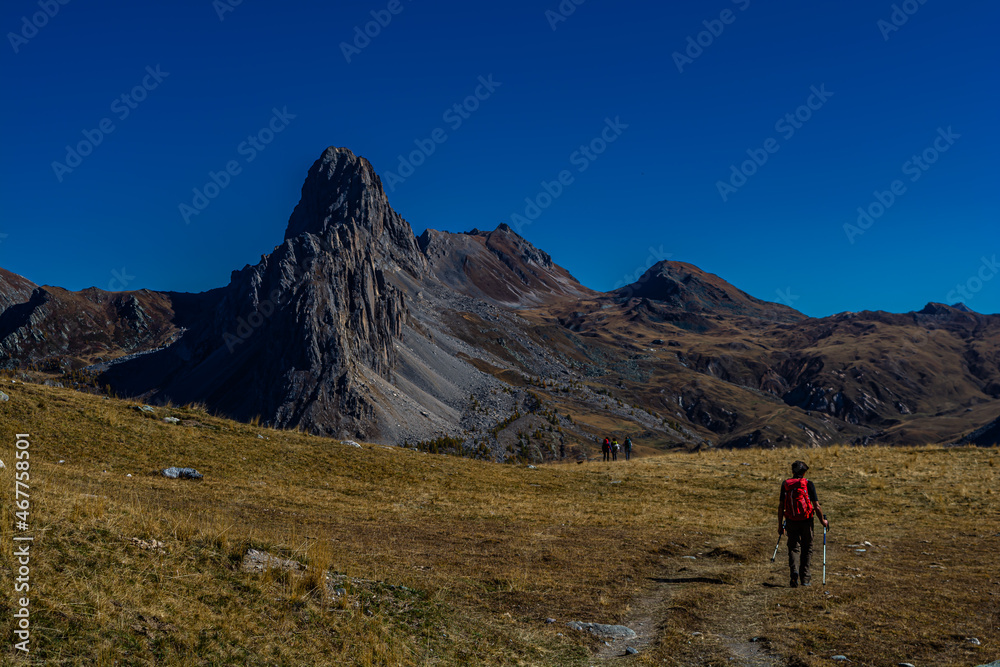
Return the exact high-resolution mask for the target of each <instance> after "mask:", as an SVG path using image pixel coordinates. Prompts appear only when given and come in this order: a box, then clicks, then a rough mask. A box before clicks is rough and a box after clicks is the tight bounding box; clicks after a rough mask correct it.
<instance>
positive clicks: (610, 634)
mask: <svg viewBox="0 0 1000 667" xmlns="http://www.w3.org/2000/svg"><path fill="white" fill-rule="evenodd" d="M566 625H567V626H568V627H570V628H572V629H573V630H580V631H581V632H589V633H590V634H592V635H596V636H598V637H600V638H601V639H635V637H636V634H635V630H633V629H631V628H627V627H625V626H624V625H604V624H602V623H581V622H580V621H570V622H569V623H567V624H566Z"/></svg>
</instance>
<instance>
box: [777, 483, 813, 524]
mask: <svg viewBox="0 0 1000 667" xmlns="http://www.w3.org/2000/svg"><path fill="white" fill-rule="evenodd" d="M808 485H809V481H808V480H807V479H806V478H805V477H793V478H792V479H786V480H785V483H784V484H783V485H782V489H784V491H785V518H786V519H788V520H790V521H805V520H806V519H810V518H812V515H813V504H812V500H810V499H809V488H808Z"/></svg>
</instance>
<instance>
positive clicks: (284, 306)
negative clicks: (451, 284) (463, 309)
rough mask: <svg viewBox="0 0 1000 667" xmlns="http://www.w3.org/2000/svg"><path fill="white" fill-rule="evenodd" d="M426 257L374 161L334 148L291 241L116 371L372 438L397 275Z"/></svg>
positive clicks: (400, 310)
mask: <svg viewBox="0 0 1000 667" xmlns="http://www.w3.org/2000/svg"><path fill="white" fill-rule="evenodd" d="M425 272H426V261H425V260H424V258H423V255H422V253H421V252H420V250H419V248H418V247H417V243H416V238H415V236H414V235H413V232H412V230H411V229H410V226H409V224H408V223H407V222H406V221H405V220H403V219H402V218H401V217H400V216H399V215H398V214H397V213H396V212H395V211H393V210H392V208H391V207H390V206H389V204H388V201H387V199H386V197H385V193H384V192H383V190H382V184H381V181H380V180H379V178H378V176H376V175H375V172H374V170H373V169H372V166H371V165H370V164H369V163H368V161H367V160H365V159H363V158H359V157H357V156H355V155H354V154H353V153H351V152H350V151H347V150H346V149H338V148H330V149H327V150H326V151H325V152H324V153H323V156H322V157H321V158H320V159H319V160H317V161H316V163H315V164H314V165H313V166H312V168H311V169H310V170H309V174H308V176H307V178H306V181H305V184H304V185H303V187H302V198H301V200H300V201H299V204H298V205H297V206H296V207H295V210H294V211H293V213H292V215H291V218H290V220H289V223H288V228H287V231H286V233H285V241H284V243H282V244H281V245H280V246H278V247H277V248H275V250H274V251H273V252H272V253H271V254H270V255H267V256H264V257H262V258H261V261H260V262H259V263H258V264H257V265H256V266H247V267H245V268H243V269H242V270H240V271H235V272H233V276H232V280H231V282H230V284H229V286H228V287H226V288H223V289H222V290H221V291H220V293H219V300H218V302H217V305H216V306H215V308H214V312H213V313H212V317H211V318H206V319H204V320H203V321H200V322H196V323H194V325H193V326H192V328H191V329H190V330H188V331H187V332H185V334H184V335H183V337H182V338H181V339H180V340H179V341H178V342H177V343H176V344H174V345H173V346H171V347H170V348H168V349H167V350H164V351H162V352H161V353H157V354H153V355H147V356H146V357H143V358H141V359H137V360H135V361H134V362H132V363H130V364H122V365H119V366H116V367H114V368H112V369H111V370H110V371H109V373H108V374H107V375H108V379H109V380H110V381H111V384H113V385H114V386H116V387H122V389H123V390H124V391H126V392H127V393H144V392H147V391H150V390H152V391H154V392H155V394H156V395H157V396H162V397H169V398H171V399H173V400H174V401H175V402H185V403H186V402H190V401H198V402H205V403H207V404H208V405H211V406H212V407H213V408H215V409H218V410H220V411H222V412H224V413H226V414H229V415H231V416H234V417H236V418H238V419H244V420H246V419H251V418H253V417H254V416H256V415H260V416H261V417H263V418H264V420H265V421H266V422H267V423H268V424H269V425H273V426H276V427H296V426H300V425H302V426H306V427H307V428H309V429H310V430H313V431H314V432H318V433H322V434H325V435H337V434H341V433H350V434H352V435H358V436H365V435H368V436H370V435H373V434H374V432H375V431H376V430H377V429H376V428H375V421H376V414H375V404H376V402H377V401H376V397H375V396H373V392H372V391H371V387H370V385H371V384H373V383H374V384H377V383H378V382H379V381H380V380H381V381H383V382H388V381H389V379H390V374H391V371H392V369H393V367H394V365H395V361H396V342H397V341H398V339H399V338H400V336H401V335H402V332H403V327H404V325H405V324H406V322H407V318H408V313H407V308H406V305H405V303H404V298H403V291H402V289H401V288H400V286H398V285H399V284H400V283H401V282H403V283H405V282H406V281H405V280H402V281H401V280H400V279H398V278H397V277H396V276H397V274H400V273H404V274H406V275H407V276H408V277H409V281H410V282H415V281H416V280H418V279H419V278H420V277H421V276H423V275H424V273H425Z"/></svg>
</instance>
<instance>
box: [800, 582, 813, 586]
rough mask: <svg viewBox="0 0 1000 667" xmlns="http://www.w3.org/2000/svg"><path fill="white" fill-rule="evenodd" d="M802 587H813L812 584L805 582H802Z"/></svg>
mask: <svg viewBox="0 0 1000 667" xmlns="http://www.w3.org/2000/svg"><path fill="white" fill-rule="evenodd" d="M802 585H803V586H812V584H811V583H809V582H808V581H803V582H802Z"/></svg>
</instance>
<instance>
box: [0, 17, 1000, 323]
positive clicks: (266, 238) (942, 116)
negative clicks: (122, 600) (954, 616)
mask: <svg viewBox="0 0 1000 667" xmlns="http://www.w3.org/2000/svg"><path fill="white" fill-rule="evenodd" d="M894 4H895V8H894ZM570 10H572V12H570ZM46 12H47V14H46ZM373 12H374V14H373ZM904 19H905V21H904ZM998 19H1000V9H998V7H997V5H996V3H991V2H986V1H985V0H950V1H949V2H944V1H943V0H925V2H923V3H922V4H921V3H920V0H908V2H903V3H893V2H884V3H883V2H878V1H872V0H866V1H864V2H862V1H860V0H848V1H845V2H838V3H765V2H763V1H762V0H738V1H735V2H734V1H731V0H714V1H709V0H705V1H700V0H699V1H698V2H684V3H652V2H625V3H610V2H607V1H606V0H585V1H584V2H582V3H581V4H579V5H577V4H575V3H574V2H573V0H564V2H562V3H561V4H560V2H558V0H549V1H548V2H545V1H542V2H522V1H520V0H511V1H510V2H506V3H467V2H457V1H455V2H453V1H445V2H437V3H433V4H432V3H421V2H412V0H394V1H393V2H389V0H386V1H384V2H383V1H382V0H378V1H375V2H370V3H369V2H350V3H326V2H288V3H282V4H280V5H279V4H278V3H263V2H249V1H247V2H241V3H240V4H238V5H235V6H234V5H232V0H218V1H217V2H214V3H213V2H212V1H211V0H198V1H197V2H194V1H179V2H170V3H156V2H150V3H113V2H101V1H100V0H89V1H88V2H83V1H82V0H68V1H67V2H66V4H59V2H58V0H41V1H39V0H33V1H29V0H11V1H10V2H6V3H4V5H3V10H2V12H0V28H2V30H3V32H4V34H5V39H4V44H3V45H0V54H2V55H0V74H2V80H0V85H2V90H3V93H4V100H5V104H4V105H3V106H2V109H0V118H2V121H3V130H4V137H3V144H2V151H0V212H2V221H0V234H3V235H4V236H0V266H3V267H4V268H7V269H9V270H12V271H14V272H16V273H19V274H22V275H24V276H26V277H28V278H29V279H31V280H33V281H35V282H38V283H40V284H54V285H59V286H63V287H67V288H71V289H81V288H84V287H88V286H91V285H96V286H97V287H101V288H103V289H108V288H111V289H123V288H128V289H138V288H141V287H148V288H151V289H161V290H179V291H201V290H205V289H210V288H212V287H217V286H220V285H223V284H226V283H227V282H228V280H229V274H230V271H232V270H233V269H237V268H241V267H242V266H244V265H245V264H248V263H251V264H252V263H255V262H257V261H258V260H259V258H260V255H262V254H265V253H268V252H270V251H271V249H272V248H273V247H274V246H275V245H276V244H277V243H279V242H280V241H281V238H282V235H283V232H284V228H285V224H286V222H287V220H288V216H289V214H290V213H291V210H292V208H293V207H294V205H295V203H296V202H297V201H298V197H299V189H300V187H301V184H302V180H303V179H304V177H305V174H306V171H307V169H308V168H309V166H310V165H311V164H312V162H313V161H314V160H315V159H316V158H317V157H318V156H319V155H320V154H321V153H322V151H323V149H324V148H325V147H326V146H328V145H337V146H347V147H349V148H350V149H352V150H353V151H354V152H356V153H358V154H360V155H363V156H365V157H367V158H368V159H369V160H371V162H372V163H373V164H374V165H375V168H376V169H377V170H378V171H379V172H380V174H382V177H383V182H386V183H387V186H388V181H390V180H391V181H392V184H391V186H388V187H387V190H388V191H389V199H390V202H391V203H392V205H393V206H394V208H396V210H397V211H399V212H400V214H402V215H403V216H404V217H405V218H406V219H407V220H409V221H410V223H411V224H412V225H413V228H414V230H415V232H417V233H420V232H421V231H422V230H423V229H424V228H425V227H432V228H436V229H445V230H449V231H465V230H469V229H472V228H473V227H478V228H481V229H485V228H489V229H492V228H493V227H495V226H496V225H497V224H499V223H501V222H507V223H508V224H512V226H515V227H516V228H518V229H520V230H521V232H522V234H523V235H524V236H525V237H526V238H527V239H528V240H530V241H531V242H532V243H534V244H535V245H537V246H538V247H540V248H542V249H544V250H546V251H547V252H549V253H550V254H551V255H552V256H553V258H554V259H555V261H557V262H558V263H559V264H561V265H563V266H565V267H566V268H568V269H569V270H570V271H571V272H572V273H573V274H574V275H575V276H576V277H577V278H578V279H580V281H581V282H583V283H584V284H586V285H588V286H590V287H593V288H596V289H602V290H605V289H611V288H613V287H615V286H618V285H620V284H622V283H623V282H627V281H631V280H632V279H634V278H635V277H636V276H637V275H639V274H640V273H641V272H642V270H644V269H645V267H646V266H648V265H649V264H651V263H652V262H653V261H655V260H656V259H660V258H669V259H673V260H679V261H686V262H691V263H693V264H696V265H698V266H700V267H701V268H703V269H705V270H707V271H710V272H713V273H716V274H718V275H720V276H722V277H723V278H725V279H726V280H729V281H730V282H732V283H733V284H735V285H736V286H738V287H740V288H741V289H744V290H745V291H748V292H750V293H751V294H753V295H755V296H757V297H760V298H764V299H768V300H772V301H784V302H785V303H788V304H789V305H792V306H793V307H795V308H798V309H800V310H802V311H803V312H805V313H807V314H809V315H814V316H823V315H828V314H832V313H835V312H841V311H845V310H855V311H856V310H863V309H883V310H890V311H896V312H905V311H909V310H913V309H919V308H921V307H922V306H923V305H924V304H925V303H927V302H929V301H965V302H967V303H968V305H969V306H970V307H972V308H973V309H975V310H977V311H980V312H994V313H995V312H1000V268H998V267H997V266H996V263H995V257H996V256H997V255H1000V233H998V231H997V220H998V213H1000V201H998V192H1000V188H998V187H997V176H998V168H997V148H998V145H1000V143H998V130H997V123H996V117H997V115H998V114H997V111H998V109H997V107H998V105H997V101H998V93H997V77H996V70H997V64H998V47H997V41H996V39H995V36H994V34H993V32H994V31H995V26H996V25H997V22H998ZM379 20H381V22H382V24H384V25H379V24H378V23H371V22H373V21H379ZM880 22H881V23H880ZM39 26H40V27H39ZM366 28H367V30H368V32H369V33H370V34H373V35H374V36H373V37H368V36H365V37H358V33H359V32H360V33H361V34H363V33H364V31H365V30H366ZM689 38H690V40H689ZM344 44H347V45H349V46H347V47H345V46H344ZM678 54H679V55H678ZM484 81H485V82H486V83H485V84H484V83H483V82H484ZM477 94H478V97H477ZM123 95H124V96H125V97H124V98H123V97H122V96H123ZM456 104H457V105H460V106H459V110H455V108H454V107H455V105H456ZM789 115H790V116H789ZM109 129H110V130H111V131H110V132H107V130H109ZM81 143H82V144H83V146H82V148H81V152H86V153H88V154H87V155H86V156H78V157H77V156H74V155H67V146H70V147H73V148H74V150H75V148H76V147H80V144H81ZM431 148H433V151H432V150H431ZM88 149H90V150H88ZM415 152H416V153H415ZM400 156H402V159H403V161H404V164H401V162H400V161H401V157H400ZM914 157H916V158H917V161H914V159H913V158H914ZM251 158H252V159H251ZM411 158H412V159H411ZM54 163H58V164H54ZM414 163H418V164H417V165H416V166H414ZM74 165H75V166H74ZM227 166H228V167H229V168H230V172H229V173H226V170H227ZM408 166H412V172H411V171H410V169H408ZM70 169H71V170H70ZM734 169H735V170H736V172H739V173H736V174H734ZM213 173H214V174H215V184H213V181H212V176H211V174H213ZM390 173H392V174H393V175H394V176H398V177H399V178H395V177H392V178H390V177H389V176H388V175H389V174H390ZM560 177H562V179H563V182H562V183H560ZM209 184H211V185H209ZM206 185H207V186H208V188H207V189H208V194H212V195H214V196H213V197H212V198H206V199H204V200H198V199H197V195H196V194H195V193H194V190H195V189H198V190H199V191H200V192H202V193H203V194H204V191H205V189H206ZM546 185H547V187H546ZM526 200H528V201H526ZM182 204H183V205H186V206H190V207H191V209H188V210H187V215H185V214H184V212H183V211H182V206H181V205H182ZM195 204H198V205H201V209H202V210H197V209H196V208H195ZM532 204H533V205H534V206H536V207H537V208H532ZM859 207H860V208H861V209H862V211H865V212H867V213H868V215H869V216H870V217H863V218H862V219H861V224H859V223H858V218H859V215H860V214H859V211H858V209H859ZM192 209H193V210H197V214H192V213H191V210H192ZM529 214H530V215H529ZM536 214H537V215H536ZM526 223H527V224H526ZM845 225H848V227H846V228H845ZM959 288H961V289H959ZM963 294H964V296H963Z"/></svg>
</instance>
